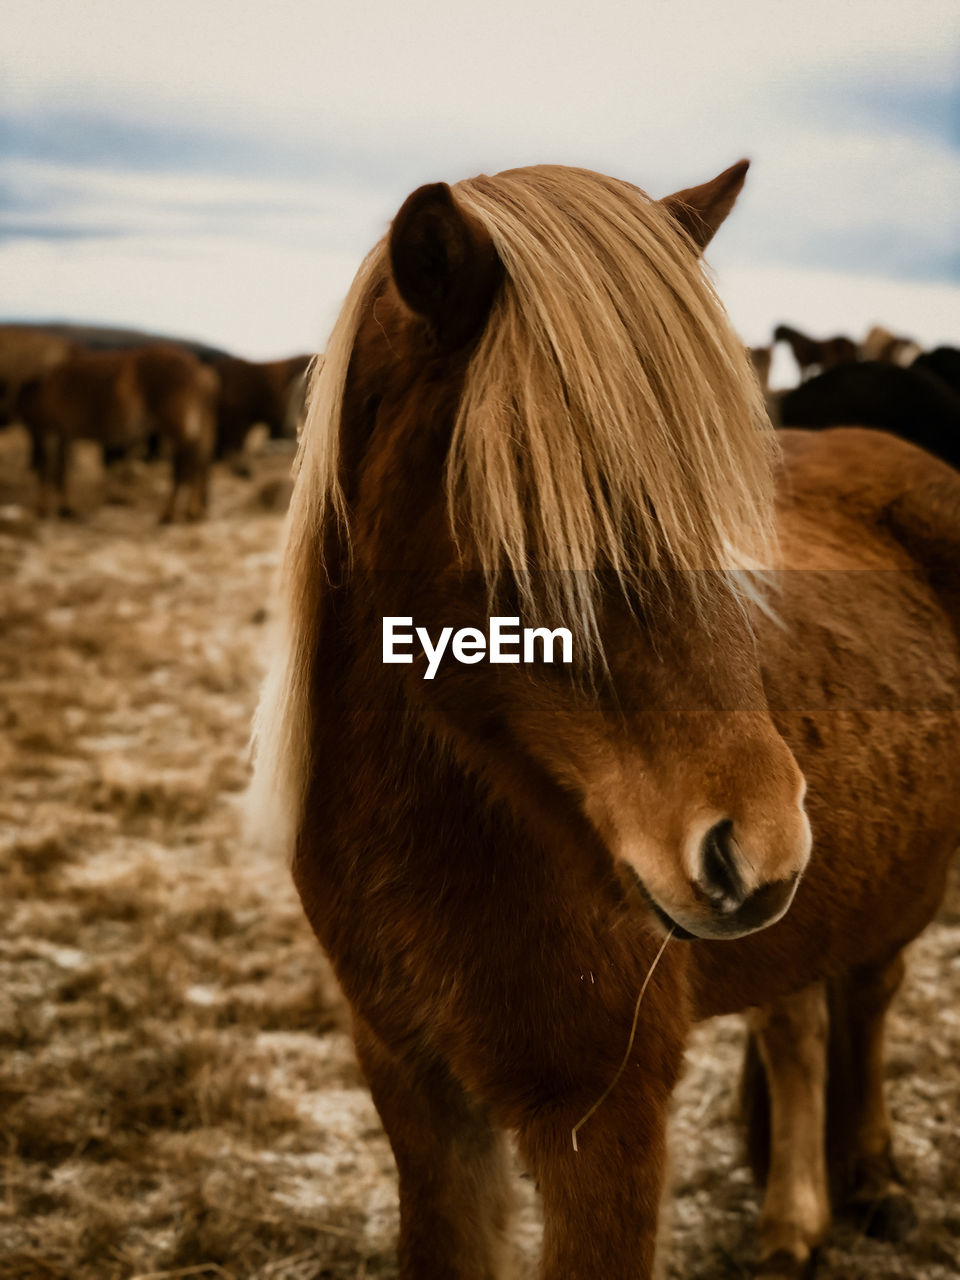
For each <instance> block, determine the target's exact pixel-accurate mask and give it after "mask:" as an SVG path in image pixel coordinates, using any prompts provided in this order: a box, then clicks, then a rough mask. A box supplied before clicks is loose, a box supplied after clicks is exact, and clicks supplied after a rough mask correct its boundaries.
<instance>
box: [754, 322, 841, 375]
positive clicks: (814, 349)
mask: <svg viewBox="0 0 960 1280" xmlns="http://www.w3.org/2000/svg"><path fill="white" fill-rule="evenodd" d="M773 341H774V344H776V343H778V342H785V343H786V344H787V346H788V347H789V348H790V350H791V351H792V352H793V358H794V360H796V362H797V367H798V368H799V370H800V378H801V381H802V380H803V379H804V378H807V377H809V376H810V374H811V373H813V372H815V371H816V370H818V369H832V368H833V366H834V365H838V364H848V363H849V362H850V361H852V360H858V359H859V358H860V349H859V347H858V346H857V344H856V343H855V342H854V341H853V340H852V339H850V338H844V337H842V336H837V337H835V338H824V339H823V340H822V341H821V340H820V339H819V338H808V337H807V335H806V334H805V333H801V332H800V330H799V329H791V328H790V326H789V325H786V324H778V325H777V327H776V329H774V331H773Z"/></svg>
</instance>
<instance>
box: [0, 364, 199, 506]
mask: <svg viewBox="0 0 960 1280" xmlns="http://www.w3.org/2000/svg"><path fill="white" fill-rule="evenodd" d="M216 392H217V382H216V375H215V374H213V372H212V371H211V370H210V369H207V368H206V367H205V366H203V365H201V364H200V362H199V361H198V360H197V359H196V358H195V357H194V356H191V355H190V354H189V353H188V352H186V351H183V350H181V349H179V348H177V347H174V346H168V345H166V344H159V343H158V344H155V345H150V346H144V347H138V348H136V349H132V350H129V351H106V352H100V351H97V352H88V351H77V352H74V353H73V354H72V355H71V356H70V357H69V358H68V359H65V360H63V361H61V362H60V363H59V364H57V365H56V366H55V367H53V368H52V369H49V370H48V371H46V372H45V373H44V374H43V375H42V376H40V377H37V378H34V379H31V380H30V381H29V382H27V383H25V384H24V385H23V386H22V387H21V388H20V392H19V395H18V399H17V404H16V412H17V414H18V416H19V417H20V418H21V419H22V421H23V422H24V424H25V425H26V426H27V428H28V429H29V431H30V433H31V436H32V439H33V446H34V465H35V466H36V468H37V471H38V473H39V476H40V505H41V508H42V509H44V510H45V509H46V508H47V507H48V506H49V504H50V499H51V493H50V491H51V489H56V490H57V491H58V492H59V500H60V505H61V509H63V510H68V509H69V508H68V504H67V497H66V494H67V480H68V472H69V462H70V454H71V451H72V446H73V443H74V441H76V440H80V439H83V440H92V441H95V442H96V443H99V444H100V445H102V446H103V448H104V451H105V455H107V456H110V455H116V454H117V453H120V454H128V453H130V452H131V451H133V450H135V449H136V448H138V447H141V446H143V447H146V445H147V443H148V441H149V438H150V436H151V435H154V434H155V435H157V436H158V437H160V438H161V439H162V440H163V441H165V442H166V443H167V444H168V446H169V450H170V455H171V463H172V467H173V486H172V489H171V494H170V499H169V501H168V503H167V506H166V509H165V513H164V519H171V518H172V517H173V514H174V505H175V502H176V497H177V494H178V492H179V490H180V488H181V486H182V485H184V484H185V483H186V484H189V485H190V486H191V498H190V511H191V514H193V515H200V514H202V511H203V509H204V506H205V500H206V499H205V494H206V476H207V471H208V468H209V460H210V456H211V452H212V447H213V412H214V404H215V397H216Z"/></svg>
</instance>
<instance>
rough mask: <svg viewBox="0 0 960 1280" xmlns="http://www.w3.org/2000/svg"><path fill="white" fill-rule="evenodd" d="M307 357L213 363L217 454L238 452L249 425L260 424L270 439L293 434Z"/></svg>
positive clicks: (230, 358) (231, 359) (227, 359)
mask: <svg viewBox="0 0 960 1280" xmlns="http://www.w3.org/2000/svg"><path fill="white" fill-rule="evenodd" d="M310 360H311V357H310V356H306V355H301V356H290V357H289V358H288V359H285V360H269V361H264V362H262V363H257V362H255V361H252V360H241V359H239V358H238V357H236V356H223V357H221V358H220V359H218V360H215V361H214V362H213V366H214V368H215V369H216V371H217V374H218V376H219V378H220V401H219V406H218V410H217V457H219V458H222V457H225V456H227V455H228V454H231V453H238V452H239V451H240V450H241V449H242V448H243V442H244V440H245V439H246V436H247V433H248V432H249V430H250V429H251V427H255V426H257V425H258V424H259V423H263V424H264V425H265V426H266V427H267V429H268V430H269V432H270V436H271V439H279V438H281V437H283V436H288V437H289V438H290V439H294V438H295V437H296V433H297V432H296V426H297V419H298V416H299V412H300V410H301V409H302V384H301V380H302V377H303V375H304V374H305V373H306V370H307V366H308V365H309V363H310Z"/></svg>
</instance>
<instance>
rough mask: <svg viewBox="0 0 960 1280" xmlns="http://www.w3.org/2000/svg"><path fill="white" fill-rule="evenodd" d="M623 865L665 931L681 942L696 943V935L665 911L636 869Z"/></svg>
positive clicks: (625, 863)
mask: <svg viewBox="0 0 960 1280" xmlns="http://www.w3.org/2000/svg"><path fill="white" fill-rule="evenodd" d="M622 865H623V866H624V867H626V869H627V871H628V872H629V874H630V878H631V880H632V881H633V885H634V888H636V889H637V891H638V892H639V894H640V896H641V898H643V901H644V902H645V903H646V905H647V906H648V907H649V908H650V910H651V911H652V912H653V914H654V916H655V917H656V919H657V920H658V922H659V923H660V924H661V925H663V927H664V929H666V931H667V932H668V933H669V934H671V935H672V936H673V937H674V938H676V939H677V940H678V941H680V942H692V941H694V939H695V938H696V936H697V935H696V934H695V933H691V932H690V930H689V929H685V928H684V927H683V925H682V924H678V923H677V921H676V920H674V918H673V916H671V915H668V914H667V912H666V911H664V909H663V907H661V906H660V904H659V902H657V900H656V899H655V898H654V897H653V895H652V894H651V892H650V890H649V889H648V888H647V886H646V885H645V884H644V883H643V881H642V880H641V879H640V876H639V874H638V873H637V870H636V868H635V867H633V866H631V864H630V863H629V862H624V863H623V864H622Z"/></svg>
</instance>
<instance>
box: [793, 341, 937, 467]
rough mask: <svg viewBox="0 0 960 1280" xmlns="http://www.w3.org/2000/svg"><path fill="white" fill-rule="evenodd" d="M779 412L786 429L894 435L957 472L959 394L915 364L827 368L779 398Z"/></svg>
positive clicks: (868, 362) (872, 363)
mask: <svg viewBox="0 0 960 1280" xmlns="http://www.w3.org/2000/svg"><path fill="white" fill-rule="evenodd" d="M777 413H778V416H779V422H780V425H781V426H784V427H838V426H843V425H845V424H848V423H851V422H855V423H858V424H859V425H862V426H865V427H877V428H879V429H881V430H883V431H892V432H894V433H895V434H896V435H899V436H902V437H903V438H904V439H905V440H912V441H913V443H914V444H918V445H920V446H921V448H923V449H926V450H927V452H928V453H932V454H933V455H934V456H935V457H937V458H942V459H943V461H944V462H949V463H950V465H951V466H954V467H960V392H957V391H955V390H953V388H952V387H951V386H950V385H949V384H948V383H947V382H946V381H944V380H943V379H942V378H940V377H938V376H937V375H936V374H935V373H933V372H931V371H930V369H929V367H928V366H927V365H924V364H922V363H921V362H920V361H919V360H918V361H915V362H914V363H913V364H912V365H910V367H909V368H907V369H904V368H901V367H900V366H899V365H896V364H889V363H885V362H883V361H880V360H860V361H858V362H857V363H856V364H844V365H838V366H837V367H836V368H834V369H827V370H825V371H824V372H823V373H821V374H818V375H817V376H816V377H814V378H808V379H807V381H806V382H803V383H801V384H800V386H799V387H794V388H793V389H792V390H790V391H787V392H785V393H784V394H783V395H782V396H780V397H779V398H778V401H777Z"/></svg>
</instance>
